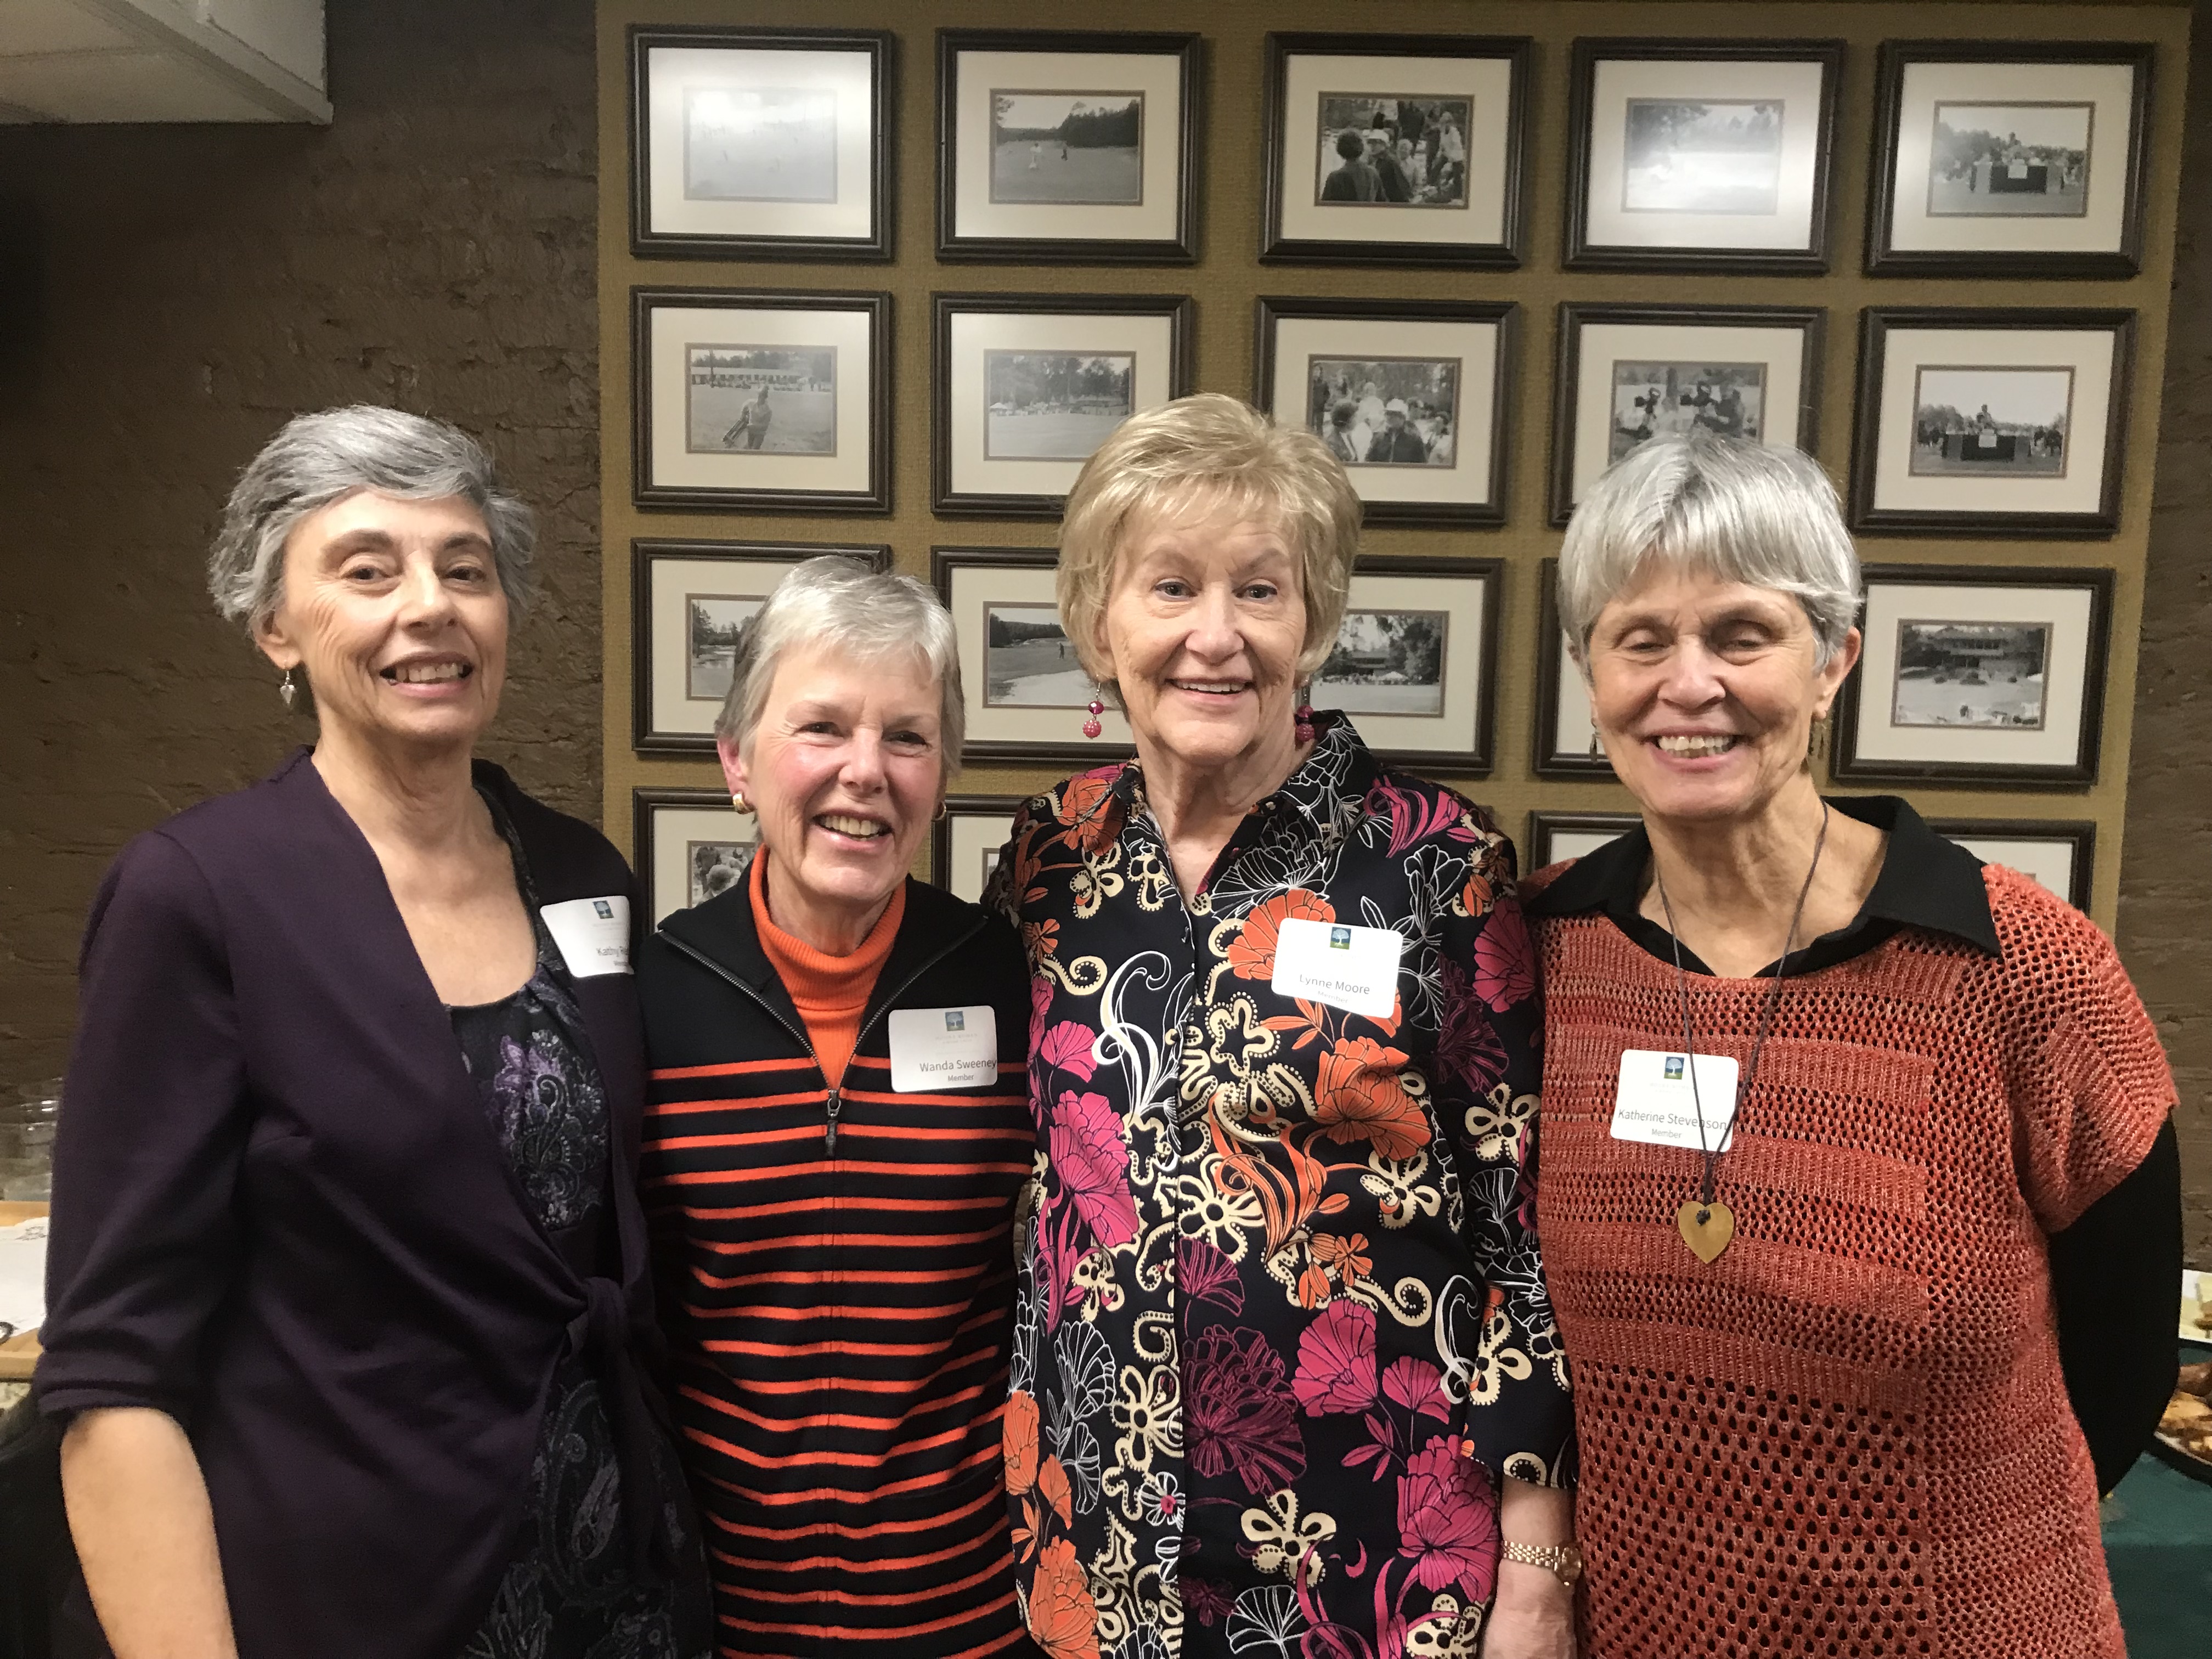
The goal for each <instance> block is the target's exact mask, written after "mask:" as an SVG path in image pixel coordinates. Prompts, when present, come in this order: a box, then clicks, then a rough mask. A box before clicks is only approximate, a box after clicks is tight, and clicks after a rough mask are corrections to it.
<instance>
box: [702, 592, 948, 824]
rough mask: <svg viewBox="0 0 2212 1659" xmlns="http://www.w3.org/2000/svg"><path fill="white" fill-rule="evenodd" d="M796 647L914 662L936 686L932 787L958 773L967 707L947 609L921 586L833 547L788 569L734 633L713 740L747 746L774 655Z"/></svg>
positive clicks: (764, 700) (778, 657) (764, 703)
mask: <svg viewBox="0 0 2212 1659" xmlns="http://www.w3.org/2000/svg"><path fill="white" fill-rule="evenodd" d="M802 644H803V645H823V646H827V647H830V648H831V649H833V650H836V651H839V652H842V653H844V654H845V655H846V656H848V657H851V658H854V659H857V660H860V661H861V662H881V661H883V660H884V659H887V658H890V659H895V658H900V657H905V658H908V659H918V660H919V661H920V662H921V665H922V666H923V667H924V668H926V669H927V671H929V675H930V678H933V679H934V680H935V681H936V682H937V686H938V702H939V712H938V741H939V748H940V749H941V750H942V751H943V757H944V760H943V765H942V768H941V769H940V771H939V783H940V785H941V784H942V783H943V782H944V781H947V780H949V779H951V777H953V776H954V775H956V774H957V772H958V771H959V770H960V745H961V744H962V742H963V740H964V739H965V738H966V737H967V735H968V708H967V704H966V703H965V702H964V701H963V698H962V695H961V690H960V641H959V636H958V635H957V633H956V632H955V631H954V629H953V626H952V616H951V612H950V611H946V610H945V605H944V603H943V601H941V600H940V599H939V598H938V597H937V595H936V593H935V592H933V590H932V589H931V588H930V587H929V586H927V584H926V583H923V582H920V581H917V580H915V579H914V578H913V577H912V576H902V575H898V574H894V573H892V572H889V571H877V570H871V569H870V568H868V567H867V566H866V565H865V564H862V563H861V562H860V561H859V560H858V559H854V558H849V557H848V556H845V555H844V554H842V553H825V554H823V555H822V556H819V557H817V558H811V559H808V560H806V561H805V562H804V563H801V564H799V565H796V566H794V567H793V568H792V570H791V572H790V574H787V576H785V577H784V579H783V580H781V581H780V582H778V583H777V584H776V585H775V592H772V593H770V594H769V596H768V601H767V603H766V604H764V605H762V606H761V608H760V609H759V611H757V612H755V613H754V615H753V617H752V619H751V620H750V622H748V623H746V624H745V625H744V630H743V631H742V632H741V633H739V634H738V645H737V651H736V653H735V655H734V657H733V658H732V661H731V664H730V690H729V695H728V696H725V697H724V698H723V699H722V712H721V714H720V716H719V717H718V718H717V719H716V720H715V721H714V735H715V736H716V737H717V738H720V739H721V740H722V741H723V742H725V743H727V744H732V745H733V746H734V747H736V748H737V750H738V751H739V752H740V753H746V752H750V750H751V747H752V740H753V732H754V730H755V729H756V728H757V726H759V725H760V722H761V715H762V714H763V713H764V712H765V711H766V710H767V708H768V694H769V688H770V687H772V686H773V685H774V684H775V671H776V669H777V667H778V665H781V662H782V660H783V654H784V653H785V652H787V651H788V650H790V649H791V647H793V646H794V645H802Z"/></svg>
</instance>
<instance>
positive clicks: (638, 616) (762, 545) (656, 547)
mask: <svg viewBox="0 0 2212 1659" xmlns="http://www.w3.org/2000/svg"><path fill="white" fill-rule="evenodd" d="M825 554H836V555H841V556H844V557H846V558H851V559H858V560H860V561H861V562H864V563H865V564H866V565H867V566H868V568H870V569H872V570H878V571H883V570H888V569H890V568H891V550H890V546H889V545H888V544H884V543H881V542H868V543H858V544H843V545H832V544H826V543H818V542H733V541H699V540H689V539H682V538H653V537H641V538H638V539H636V540H635V541H633V542H631V543H630V544H629V557H630V746H631V747H632V748H633V749H635V750H637V751H638V753H640V754H641V755H698V754H707V755H711V754H713V753H714V738H713V736H712V735H711V734H710V735H707V736H703V737H702V736H701V735H699V734H697V733H696V732H673V731H666V730H663V729H661V728H659V727H658V726H655V725H654V723H653V715H654V709H653V667H654V651H655V648H656V647H657V646H658V645H659V641H657V640H656V639H655V638H654V635H653V571H654V570H655V568H659V567H660V566H663V565H666V564H673V563H683V562H699V563H707V562H714V561H720V560H732V559H737V560H746V561H762V562H784V561H789V562H792V563H793V564H796V563H798V562H799V561H801V560H805V559H811V558H817V557H819V556H823V555H825Z"/></svg>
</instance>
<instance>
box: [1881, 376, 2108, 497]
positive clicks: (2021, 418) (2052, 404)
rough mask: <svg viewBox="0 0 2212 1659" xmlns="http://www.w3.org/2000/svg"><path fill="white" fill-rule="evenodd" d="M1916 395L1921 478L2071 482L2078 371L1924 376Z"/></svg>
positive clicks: (1916, 466)
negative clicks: (2069, 454)
mask: <svg viewBox="0 0 2212 1659" xmlns="http://www.w3.org/2000/svg"><path fill="white" fill-rule="evenodd" d="M1916 384H1917V391H1916V392H1915V393H1914V395H1913V399H1912V402H1913V414H1912V466H1911V471H1912V474H1913V476H1914V477H1921V478H1979V477H1988V476H1990V475H1991V474H1997V473H2001V474H2006V475H2014V476H2021V477H2035V478H2063V477H2065V476H2066V432H2067V427H2068V424H2069V418H2070V416H2071V415H2072V413H2073V407H2074V371H2073V370H2072V369H2070V368H1922V369H1920V370H1919V371H1918V378H1917V383H1916Z"/></svg>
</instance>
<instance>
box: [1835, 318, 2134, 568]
mask: <svg viewBox="0 0 2212 1659" xmlns="http://www.w3.org/2000/svg"><path fill="white" fill-rule="evenodd" d="M1910 329H1923V330H1926V329H1946V330H1987V331H1991V332H1995V333H2002V334H2017V333H2019V332H2021V331H2025V330H2032V329H2050V330H2057V329H2069V330H2078V331H2107V330H2108V331H2111V332H2112V335H2113V342H2112V382H2111V385H2110V386H2109V387H2108V388H2107V391H2106V403H2105V447H2104V452H2103V453H2102V455H2100V457H2099V459H2098V465H2099V466H2100V467H2101V468H2102V469H2103V471H2102V473H2101V475H2100V488H2099V490H2098V497H2097V506H2096V507H2095V509H2094V510H2093V511H2090V512H2086V513H2042V512H2005V511H2002V510H1998V509H1994V508H1990V507H1974V508H1971V509H1960V510H1959V511H1956V512H1954V511H1951V510H1949V509H1938V508H1932V507H1911V508H1905V507H1877V506H1875V495H1876V494H1877V493H1878V490H1879V488H1880V483H1881V480H1880V477H1879V475H1878V468H1879V465H1880V461H1881V444H1882V437H1883V434H1882V428H1881V399H1882V380H1883V368H1884V363H1885V360H1886V358H1887V354H1888V342H1889V336H1890V334H1891V332H1892V331H1905V330H1910ZM2135 338H2136V313H2134V312H2133V311H2132V310H2126V309H2119V308H2067V309H2045V308H2044V307H2017V306H2008V307H1949V306H1941V307H1938V306H1869V307H1867V308H1866V309H1865V310H1864V311H1863V312H1861V313H1859V362H1858V386H1857V411H1856V414H1855V415H1854V416H1853V420H1852V427H1851V476H1850V491H1849V493H1848V495H1847V496H1846V501H1847V503H1848V506H1849V509H1850V525H1851V528H1852V529H1853V530H1855V531H1857V532H1860V533H1861V534H1863V535H1869V536H1959V537H1976V538H2005V539H2008V540H2010V539H2018V538H2027V537H2033V538H2048V539H2052V540H2067V539H2083V540H2087V539H2094V538H2101V537H2106V536H2111V535H2113V534H2115V533H2116V532H2118V530H2119V527H2120V492H2121V484H2122V480H2123V474H2124V471H2125V466H2126V458H2127V444H2126V436H2127V425H2128V420H2127V417H2128V406H2129V394H2130V388H2131V386H2132V383H2133V380H2134V375H2135Z"/></svg>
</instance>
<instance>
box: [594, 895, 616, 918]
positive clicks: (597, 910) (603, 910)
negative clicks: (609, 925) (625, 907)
mask: <svg viewBox="0 0 2212 1659" xmlns="http://www.w3.org/2000/svg"><path fill="white" fill-rule="evenodd" d="M592 915H596V916H597V917H599V920H600V921H613V920H614V919H615V907H614V906H613V905H611V904H610V903H608V902H606V901H605V899H593V900H592Z"/></svg>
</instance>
